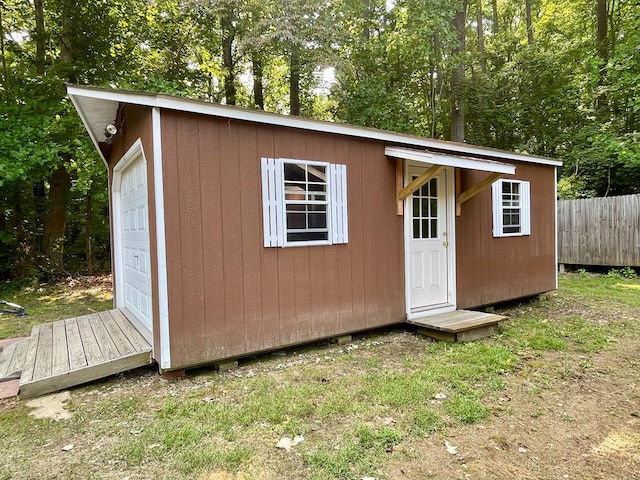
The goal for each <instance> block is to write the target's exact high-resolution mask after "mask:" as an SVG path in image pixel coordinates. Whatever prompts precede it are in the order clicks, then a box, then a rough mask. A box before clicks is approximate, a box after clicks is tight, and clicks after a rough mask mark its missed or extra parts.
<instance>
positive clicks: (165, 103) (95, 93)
mask: <svg viewBox="0 0 640 480" xmlns="http://www.w3.org/2000/svg"><path fill="white" fill-rule="evenodd" d="M67 93H68V94H69V96H70V97H71V99H72V101H73V103H74V105H76V108H78V107H79V108H78V113H80V116H82V117H83V121H84V122H85V126H87V121H86V119H85V118H84V117H85V114H86V112H84V110H83V109H82V105H83V103H84V101H83V100H85V101H86V100H87V99H99V100H103V101H107V102H122V103H131V104H134V105H143V106H149V107H160V108H166V109H169V110H177V111H182V112H192V113H200V114H203V115H212V116H217V117H222V118H230V119H235V120H246V121H250V122H256V123H262V124H268V125H276V126H281V127H291V128H297V129H303V130H311V131H316V132H324V133H334V134H338V135H348V136H352V137H358V138H369V139H373V140H380V141H383V142H386V143H393V144H404V145H405V146H411V147H419V148H429V149H436V150H443V151H446V152H450V153H453V154H462V155H480V156H482V157H488V158H497V159H500V160H515V161H519V162H526V163H534V164H540V165H550V166H561V165H562V162H560V161H558V160H554V159H551V158H547V157H537V156H533V155H524V154H521V153H515V152H507V151H503V150H495V149H491V148H485V147H477V146H474V145H468V144H465V143H455V142H446V141H443V140H435V139H431V138H423V137H417V136H413V135H405V134H400V133H393V132H387V131H384V130H376V129H372V128H365V127H356V126H353V125H347V124H341V123H332V122H320V121H317V120H310V119H307V118H301V117H296V116H287V115H278V114H274V113H266V112H263V111H260V110H250V109H244V108H237V107H231V106H228V105H220V104H215V103H207V102H203V101H199V100H190V99H186V98H180V97H173V96H169V95H162V94H155V93H145V92H129V91H123V90H110V89H101V88H95V87H79V86H75V85H67ZM106 123H108V122H105V124H106ZM90 133H91V132H90ZM96 136H99V132H95V131H93V133H92V139H94V143H95V138H94V137H96Z"/></svg>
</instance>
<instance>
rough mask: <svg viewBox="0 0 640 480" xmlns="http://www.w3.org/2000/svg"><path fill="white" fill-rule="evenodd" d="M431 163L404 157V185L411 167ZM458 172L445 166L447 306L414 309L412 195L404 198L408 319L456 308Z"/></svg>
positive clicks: (405, 275)
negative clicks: (456, 187) (411, 250)
mask: <svg viewBox="0 0 640 480" xmlns="http://www.w3.org/2000/svg"><path fill="white" fill-rule="evenodd" d="M430 166H431V165H427V164H425V163H422V162H412V161H409V160H405V162H404V184H405V185H409V183H410V182H411V176H410V173H409V169H410V168H420V169H423V170H426V169H427V168H428V167H430ZM454 177H455V171H454V168H453V167H445V186H446V199H445V204H446V210H445V216H446V221H445V224H446V229H447V241H448V242H449V246H448V248H447V298H448V302H447V303H446V305H444V306H443V305H441V304H439V305H438V306H437V307H434V308H428V307H427V308H426V309H421V310H420V311H414V312H412V311H411V264H410V241H411V238H412V231H413V230H412V228H413V225H412V222H411V212H412V211H413V210H412V204H411V198H412V196H411V195H409V196H408V197H407V198H406V199H405V200H404V282H405V304H406V310H407V312H406V313H407V319H408V320H410V319H412V318H418V317H426V316H429V315H436V314H438V313H445V312H452V311H454V310H456V231H455V228H456V218H455V211H456V198H455V197H456V196H455V181H454Z"/></svg>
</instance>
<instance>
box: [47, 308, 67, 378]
mask: <svg viewBox="0 0 640 480" xmlns="http://www.w3.org/2000/svg"><path fill="white" fill-rule="evenodd" d="M52 333H53V339H52V358H51V373H52V374H53V375H55V374H57V373H62V372H68V371H69V350H68V348H67V333H66V330H65V327H64V320H59V321H57V322H53V327H52Z"/></svg>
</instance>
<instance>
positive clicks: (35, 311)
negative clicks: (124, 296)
mask: <svg viewBox="0 0 640 480" xmlns="http://www.w3.org/2000/svg"><path fill="white" fill-rule="evenodd" d="M0 300H4V301H7V302H11V303H17V304H18V305H21V306H22V307H24V308H25V312H26V313H27V316H25V317H16V316H15V315H6V314H5V315H2V316H0V339H3V338H12V337H24V336H28V335H29V334H30V333H31V328H32V327H33V326H34V325H38V324H40V323H46V322H52V321H55V320H60V319H63V318H70V317H76V316H79V315H87V314H89V313H94V312H101V311H103V310H108V309H110V308H112V305H113V294H112V290H111V277H110V276H103V277H84V278H82V279H71V278H70V279H67V280H66V281H64V282H60V283H56V284H52V285H36V286H23V287H22V288H20V287H19V285H17V284H14V283H5V284H1V283H0Z"/></svg>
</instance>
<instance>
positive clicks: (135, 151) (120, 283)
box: [111, 138, 154, 345]
mask: <svg viewBox="0 0 640 480" xmlns="http://www.w3.org/2000/svg"><path fill="white" fill-rule="evenodd" d="M139 157H142V160H143V161H144V163H145V165H146V163H147V158H146V156H145V154H144V149H143V148H142V140H141V139H139V138H138V139H137V140H136V141H135V142H134V143H133V145H131V147H129V150H127V152H126V153H125V154H124V155H123V156H122V157H121V158H120V160H118V162H117V163H116V165H115V166H114V167H113V182H112V185H111V201H112V203H113V263H114V265H113V272H114V293H115V307H116V308H124V307H125V288H124V262H123V248H122V234H123V231H122V194H121V187H122V172H123V171H124V170H125V169H126V168H127V167H128V166H129V165H130V164H131V162H133V161H134V160H137V159H138V158H139ZM145 172H146V171H145ZM145 183H146V185H147V203H148V201H149V182H148V181H147V182H145ZM147 215H149V209H148V208H147ZM147 225H149V219H148V218H147ZM149 243H151V232H149ZM149 253H151V252H149ZM151 275H153V271H152V272H151ZM153 301H154V292H153V287H152V288H151V299H150V303H149V305H150V307H151V312H150V319H151V325H150V327H151V329H148V328H147V327H146V326H145V325H143V324H142V323H141V322H140V321H138V320H137V319H135V318H131V317H130V316H129V317H127V318H128V319H129V321H131V323H133V324H134V326H135V327H136V329H137V330H138V331H139V332H140V333H141V334H142V336H143V337H145V339H146V340H147V342H149V344H150V345H153Z"/></svg>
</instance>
